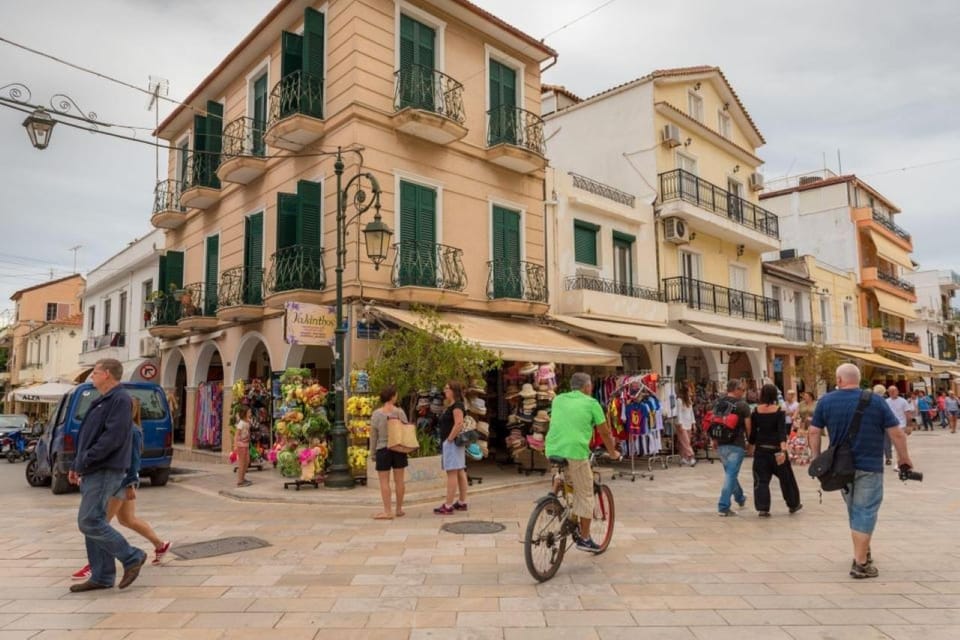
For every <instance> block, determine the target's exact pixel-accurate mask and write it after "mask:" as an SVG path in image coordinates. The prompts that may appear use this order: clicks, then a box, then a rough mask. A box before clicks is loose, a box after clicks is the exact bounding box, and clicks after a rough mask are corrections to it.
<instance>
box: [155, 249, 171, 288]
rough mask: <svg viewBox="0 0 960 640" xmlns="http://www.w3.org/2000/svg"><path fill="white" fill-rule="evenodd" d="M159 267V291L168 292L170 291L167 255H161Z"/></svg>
mask: <svg viewBox="0 0 960 640" xmlns="http://www.w3.org/2000/svg"><path fill="white" fill-rule="evenodd" d="M159 263H160V264H159V268H158V269H157V291H159V292H161V293H163V294H167V293H170V291H169V290H168V289H167V256H166V255H162V256H160V260H159Z"/></svg>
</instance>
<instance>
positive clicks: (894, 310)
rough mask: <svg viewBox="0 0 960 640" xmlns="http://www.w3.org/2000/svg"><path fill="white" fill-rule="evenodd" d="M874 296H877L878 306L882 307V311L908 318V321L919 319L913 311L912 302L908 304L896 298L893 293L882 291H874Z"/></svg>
mask: <svg viewBox="0 0 960 640" xmlns="http://www.w3.org/2000/svg"><path fill="white" fill-rule="evenodd" d="M873 294H874V295H875V296H877V304H878V305H879V306H880V311H883V312H884V313H889V314H890V315H894V316H898V317H900V318H906V319H907V320H916V319H917V312H916V311H914V310H913V303H912V302H907V301H906V300H904V299H903V298H900V297H898V296H895V295H893V294H892V293H887V292H886V291H881V290H880V289H874V290H873Z"/></svg>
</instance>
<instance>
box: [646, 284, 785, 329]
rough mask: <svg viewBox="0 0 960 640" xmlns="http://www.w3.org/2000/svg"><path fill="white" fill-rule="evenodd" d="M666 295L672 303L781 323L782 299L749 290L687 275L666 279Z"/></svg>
mask: <svg viewBox="0 0 960 640" xmlns="http://www.w3.org/2000/svg"><path fill="white" fill-rule="evenodd" d="M663 296H664V300H665V301H666V302H668V303H674V304H677V303H679V304H683V305H685V306H686V307H688V308H690V309H693V310H696V311H706V312H709V313H716V314H720V315H726V316H731V317H736V318H744V319H746V320H755V321H758V322H780V302H779V301H778V300H775V299H773V298H767V297H764V296H758V295H756V294H753V293H747V292H746V291H739V290H737V289H730V288H729V287H724V286H721V285H717V284H713V283H710V282H704V281H703V280H697V279H695V278H685V277H683V276H679V277H675V278H664V280H663Z"/></svg>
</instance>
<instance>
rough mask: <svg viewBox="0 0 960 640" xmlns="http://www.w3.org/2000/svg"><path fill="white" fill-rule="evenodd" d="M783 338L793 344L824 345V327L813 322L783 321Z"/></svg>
mask: <svg viewBox="0 0 960 640" xmlns="http://www.w3.org/2000/svg"><path fill="white" fill-rule="evenodd" d="M783 337H784V338H786V339H787V340H790V341H791V342H816V343H817V344H822V343H823V327H822V326H820V325H815V324H813V323H812V322H796V321H793V320H784V321H783Z"/></svg>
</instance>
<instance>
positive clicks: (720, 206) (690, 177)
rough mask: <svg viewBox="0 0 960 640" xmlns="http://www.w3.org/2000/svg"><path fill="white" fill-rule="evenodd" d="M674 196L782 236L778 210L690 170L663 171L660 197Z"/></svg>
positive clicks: (763, 232) (751, 227) (751, 226)
mask: <svg viewBox="0 0 960 640" xmlns="http://www.w3.org/2000/svg"><path fill="white" fill-rule="evenodd" d="M671 200H684V201H685V202H689V203H691V204H695V205H697V206H698V207H700V208H701V209H706V210H707V211H712V212H713V213H716V214H718V215H720V216H723V217H724V218H727V219H729V220H732V221H733V222H736V223H737V224H741V225H743V226H745V227H748V228H750V229H754V230H755V231H759V232H760V233H762V234H764V235H767V236H770V237H771V238H779V237H780V220H779V219H778V218H777V216H776V214H774V213H771V212H770V211H767V210H766V209H764V208H763V207H758V206H757V205H755V204H753V203H752V202H749V201H747V200H744V199H743V198H741V197H740V196H738V195H735V194H733V193H731V192H729V191H727V190H726V189H721V188H720V187H718V186H717V185H715V184H713V183H710V182H707V181H706V180H703V179H701V178H699V177H698V176H696V175H694V174H692V173H690V172H689V171H684V170H683V169H674V170H673V171H667V172H665V173H661V174H660V201H661V202H669V201H671Z"/></svg>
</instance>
